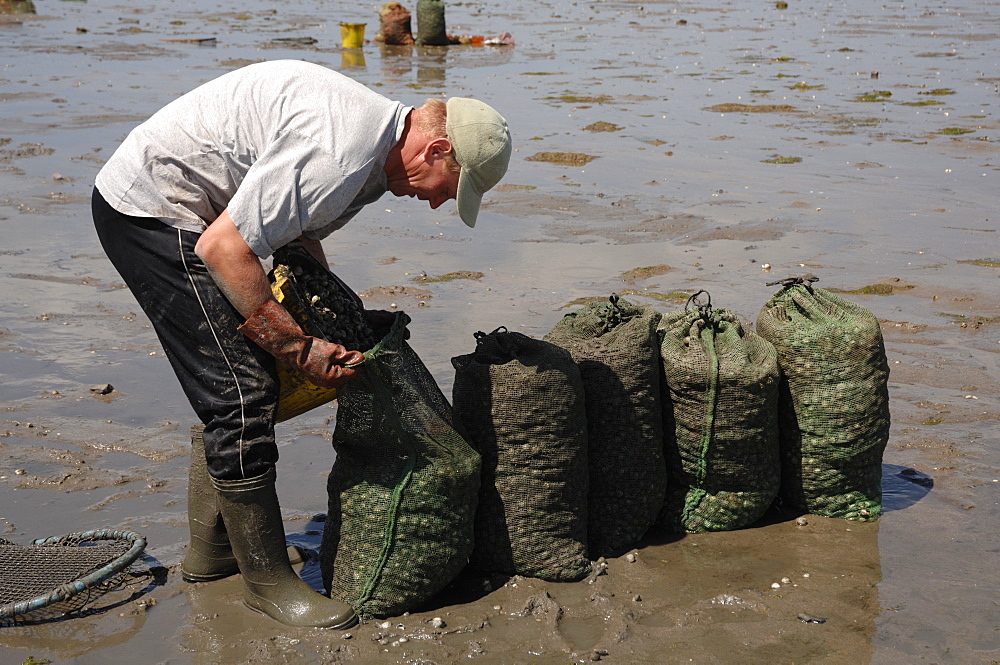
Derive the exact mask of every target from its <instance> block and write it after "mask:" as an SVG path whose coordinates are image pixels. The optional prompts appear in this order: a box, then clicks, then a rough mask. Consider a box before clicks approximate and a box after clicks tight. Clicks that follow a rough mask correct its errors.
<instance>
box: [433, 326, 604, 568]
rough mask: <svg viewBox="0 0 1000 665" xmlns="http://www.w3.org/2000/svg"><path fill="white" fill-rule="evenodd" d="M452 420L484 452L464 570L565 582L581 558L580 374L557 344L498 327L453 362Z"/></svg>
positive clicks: (583, 435)
mask: <svg viewBox="0 0 1000 665" xmlns="http://www.w3.org/2000/svg"><path fill="white" fill-rule="evenodd" d="M451 362H452V364H453V365H454V366H455V370H456V371H455V385H454V391H453V396H452V401H453V403H454V405H455V417H456V419H457V420H458V422H459V423H460V424H461V425H462V427H463V428H464V430H465V431H466V432H467V433H468V435H469V440H470V441H471V442H472V444H473V445H474V446H475V447H476V448H477V449H478V450H479V452H480V453H481V454H482V459H483V477H482V490H481V492H480V497H479V510H478V512H477V514H476V530H475V533H476V538H475V549H474V551H473V555H472V560H471V562H470V563H471V565H472V566H473V567H474V568H477V569H479V570H482V571H486V572H500V573H507V574H511V575H513V574H517V575H524V576H526V577H537V578H540V579H544V580H550V581H557V582H560V581H562V582H565V581H573V580H578V579H580V578H581V577H583V576H585V575H586V574H587V573H588V572H590V561H589V559H588V558H587V545H586V543H587V416H586V411H585V407H584V392H583V382H582V380H581V379H580V370H579V368H578V367H577V366H576V363H574V362H573V358H572V357H570V355H569V352H568V351H566V350H565V349H561V348H559V347H558V346H556V345H555V344H551V343H549V342H546V341H543V340H540V339H532V338H530V337H528V336H527V335H523V334H521V333H516V332H508V331H507V330H506V329H504V328H500V329H498V330H496V331H494V332H492V333H490V334H488V335H487V334H485V333H477V334H476V350H475V352H473V353H470V354H468V355H464V356H458V357H456V358H452V361H451Z"/></svg>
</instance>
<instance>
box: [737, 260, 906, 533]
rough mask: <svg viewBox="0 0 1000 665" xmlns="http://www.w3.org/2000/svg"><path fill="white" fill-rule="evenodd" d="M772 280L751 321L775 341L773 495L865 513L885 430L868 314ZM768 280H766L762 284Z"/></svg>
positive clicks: (852, 515) (880, 359) (873, 500)
mask: <svg viewBox="0 0 1000 665" xmlns="http://www.w3.org/2000/svg"><path fill="white" fill-rule="evenodd" d="M814 281H816V278H815V277H812V278H793V279H789V280H783V281H781V282H774V283H772V284H782V285H783V286H782V289H781V290H780V291H778V292H777V293H776V294H774V296H772V297H771V299H770V300H768V301H767V303H765V304H764V307H763V308H762V309H761V311H760V316H759V317H758V319H757V331H758V332H759V333H760V335H761V336H763V337H764V338H765V339H767V340H769V341H770V342H771V343H772V344H774V346H775V347H776V348H777V350H778V363H779V365H780V366H781V371H782V374H783V378H782V384H781V398H780V404H779V410H778V414H779V416H778V417H779V428H780V432H781V499H782V500H783V501H784V502H786V503H787V504H789V505H790V506H791V507H794V508H797V509H799V510H805V511H808V512H810V513H813V514H816V515H823V516H826V517H839V518H844V519H852V520H862V521H867V520H875V519H878V517H879V515H881V513H882V454H883V453H884V452H885V446H886V443H888V440H889V389H888V380H889V363H888V361H887V360H886V356H885V345H884V343H883V340H882V331H881V329H880V328H879V323H878V320H877V319H876V318H875V315H874V314H872V313H871V311H869V310H868V309H867V308H865V307H863V306H861V305H858V304H857V303H853V302H850V301H849V300H845V299H843V298H841V297H840V296H837V295H835V294H833V293H831V292H829V291H826V290H824V289H820V288H816V287H813V286H812V284H811V283H812V282H814ZM769 286H770V285H769Z"/></svg>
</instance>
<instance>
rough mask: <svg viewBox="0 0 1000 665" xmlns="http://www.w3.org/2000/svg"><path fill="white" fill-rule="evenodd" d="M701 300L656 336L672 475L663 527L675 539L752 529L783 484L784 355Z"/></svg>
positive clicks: (664, 323)
mask: <svg viewBox="0 0 1000 665" xmlns="http://www.w3.org/2000/svg"><path fill="white" fill-rule="evenodd" d="M702 294H704V292H703V291H699V292H698V293H696V294H694V295H693V296H692V297H691V299H690V300H689V301H688V305H687V306H686V307H685V308H684V309H683V310H680V311H677V312H673V313H670V314H666V315H664V316H663V318H662V319H661V321H660V326H659V332H660V335H661V339H662V343H661V347H660V349H661V354H662V361H663V372H664V378H665V383H666V386H667V399H666V400H665V403H664V413H665V415H666V418H665V420H666V425H665V429H666V432H665V435H664V438H665V440H666V445H665V452H666V458H667V474H668V480H667V495H666V499H665V501H664V505H663V510H662V512H661V514H660V520H659V521H660V524H661V526H663V527H665V528H667V529H669V530H672V531H677V532H682V531H689V532H700V531H727V530H732V529H738V528H741V527H744V526H747V525H749V524H751V523H753V522H755V521H757V520H758V519H760V518H761V517H762V516H763V515H764V513H765V512H767V509H768V508H769V507H770V506H771V504H772V503H773V501H774V498H775V496H776V495H777V493H778V485H779V481H780V472H779V460H778V428H777V403H778V383H779V370H778V363H777V353H776V351H775V349H774V347H773V346H772V345H771V344H770V343H768V342H767V341H766V340H764V339H762V338H761V337H760V336H758V335H756V334H754V332H753V331H751V330H748V329H746V328H745V327H744V326H743V325H742V324H741V323H740V320H739V318H738V317H737V315H736V314H734V313H733V312H731V311H729V310H726V309H713V308H712V306H711V299H710V297H709V298H708V300H707V303H706V304H701V301H700V300H699V296H701V295H702ZM705 295H706V297H707V294H705Z"/></svg>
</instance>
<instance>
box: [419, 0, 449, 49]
mask: <svg viewBox="0 0 1000 665" xmlns="http://www.w3.org/2000/svg"><path fill="white" fill-rule="evenodd" d="M449 43H450V41H449V39H448V31H447V30H446V29H445V21H444V2H442V0H418V2H417V44H418V45H420V46H446V45H448V44H449Z"/></svg>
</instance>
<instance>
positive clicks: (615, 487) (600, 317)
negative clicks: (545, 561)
mask: <svg viewBox="0 0 1000 665" xmlns="http://www.w3.org/2000/svg"><path fill="white" fill-rule="evenodd" d="M659 322H660V313H659V312H657V311H655V310H653V309H650V308H648V307H643V306H640V305H633V304H631V303H629V302H627V301H625V300H620V299H619V298H618V296H616V295H612V296H611V298H610V299H609V301H608V302H603V303H592V304H590V305H587V306H586V307H584V308H582V309H580V310H579V311H576V312H573V313H570V314H567V315H566V316H564V317H563V318H562V320H560V321H559V322H558V323H557V324H556V325H555V327H554V328H553V329H552V332H550V333H549V334H548V335H546V336H545V338H544V339H545V340H546V341H549V342H552V343H553V344H557V345H558V346H560V347H562V348H564V349H566V350H567V351H569V352H570V355H572V357H573V360H574V361H576V364H577V365H578V366H579V368H580V375H581V377H582V378H583V388H584V391H585V394H586V409H587V441H588V460H589V461H588V464H589V468H590V489H589V493H588V500H587V538H588V549H589V552H590V556H591V557H598V556H618V555H620V554H621V553H622V552H624V551H625V550H627V549H629V548H631V547H633V546H634V545H635V544H636V542H638V541H639V539H641V538H642V537H643V536H644V535H645V534H646V531H648V530H649V527H651V526H652V525H653V523H654V522H655V521H656V518H657V515H658V514H659V512H660V508H661V507H662V506H663V494H664V491H665V489H666V485H667V471H666V466H665V464H664V460H663V404H662V399H661V393H660V345H659V338H658V336H657V334H656V326H657V324H658V323H659Z"/></svg>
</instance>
